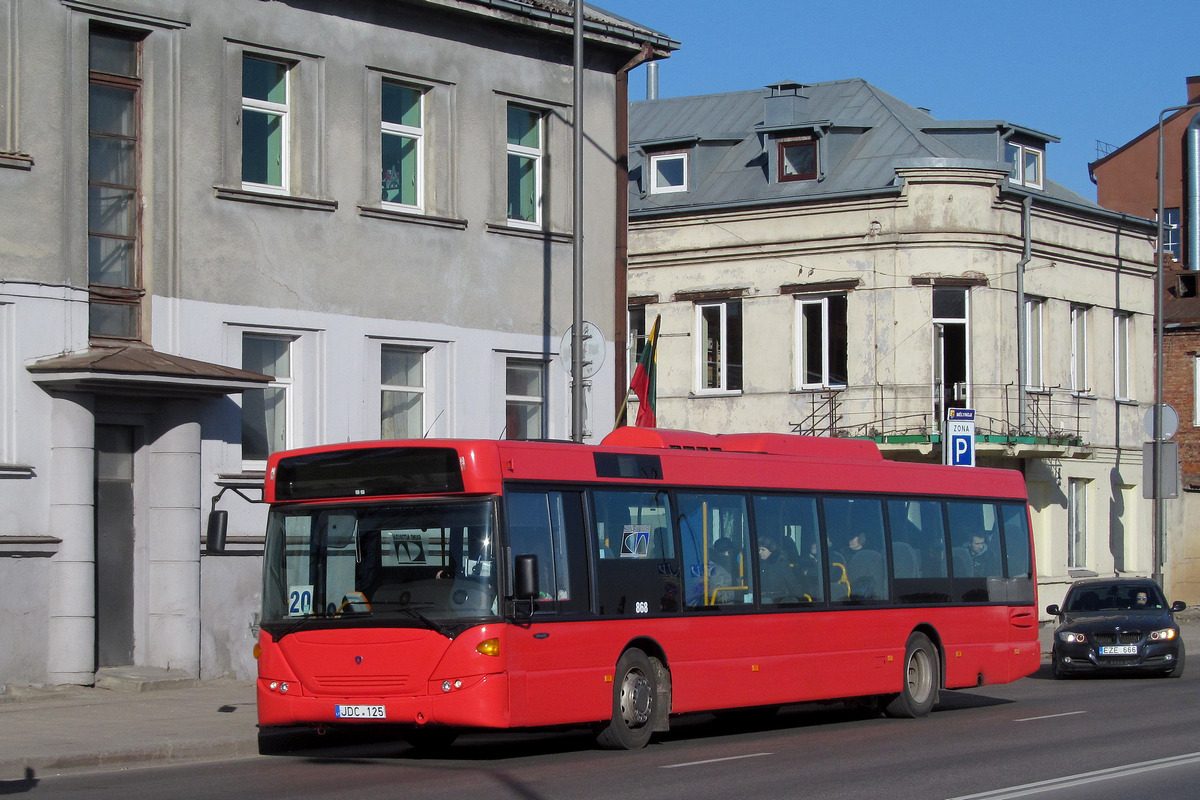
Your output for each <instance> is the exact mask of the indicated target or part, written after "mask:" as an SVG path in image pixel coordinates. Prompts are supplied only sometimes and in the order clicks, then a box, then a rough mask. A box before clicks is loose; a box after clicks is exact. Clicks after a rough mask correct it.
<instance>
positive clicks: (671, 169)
mask: <svg viewBox="0 0 1200 800" xmlns="http://www.w3.org/2000/svg"><path fill="white" fill-rule="evenodd" d="M687 188H688V157H687V153H655V154H654V155H651V156H650V194H666V193H667V192H686V191H687Z"/></svg>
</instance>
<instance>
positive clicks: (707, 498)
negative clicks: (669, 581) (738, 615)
mask: <svg viewBox="0 0 1200 800" xmlns="http://www.w3.org/2000/svg"><path fill="white" fill-rule="evenodd" d="M677 501H678V503H679V538H680V544H681V552H682V555H683V569H684V579H685V580H684V584H685V586H686V593H687V606H688V608H701V607H705V606H708V607H711V606H728V605H744V604H746V603H751V602H753V600H754V594H753V592H754V582H753V576H754V571H753V567H752V564H753V562H752V561H751V560H750V549H749V548H750V537H749V525H748V521H747V516H746V498H745V497H743V496H742V495H740V494H739V495H734V494H721V493H710V494H690V493H681V494H679V495H678V497H677Z"/></svg>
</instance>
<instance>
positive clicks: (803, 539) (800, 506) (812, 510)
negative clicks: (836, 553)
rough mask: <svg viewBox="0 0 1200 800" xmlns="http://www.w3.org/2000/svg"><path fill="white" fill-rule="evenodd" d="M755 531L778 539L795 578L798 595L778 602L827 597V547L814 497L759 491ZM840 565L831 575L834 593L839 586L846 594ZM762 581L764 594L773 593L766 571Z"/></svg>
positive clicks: (757, 536)
mask: <svg viewBox="0 0 1200 800" xmlns="http://www.w3.org/2000/svg"><path fill="white" fill-rule="evenodd" d="M754 534H755V538H756V539H757V540H758V541H762V540H763V539H766V538H771V539H775V540H776V541H777V542H778V544H779V548H780V554H781V556H782V558H783V560H784V563H785V564H786V566H787V568H788V570H789V571H790V572H791V574H792V578H793V580H794V582H795V586H796V590H795V591H796V596H795V597H794V598H792V597H787V596H785V597H783V598H780V599H778V600H777V602H781V603H801V604H808V603H819V602H821V601H823V600H824V599H825V573H826V570H825V569H824V568H823V567H822V566H821V563H822V559H823V556H822V553H823V552H824V550H825V547H824V537H822V536H821V529H820V524H819V521H818V516H817V500H816V498H815V497H804V496H794V495H791V496H789V495H756V496H755V497H754ZM760 568H761V565H760ZM841 569H842V568H841V567H840V566H839V567H837V568H836V570H837V571H838V574H837V575H836V576H834V577H833V579H832V582H833V583H834V584H835V587H834V596H835V597H836V596H837V589H839V588H840V589H841V592H842V593H841V596H842V597H845V596H846V584H845V582H842V583H840V584H839V583H838V582H839V581H842V580H843V577H842V574H841ZM769 571H770V570H768V572H769ZM763 584H764V585H763V587H762V590H763V592H764V595H769V594H773V593H774V592H771V591H769V590H768V588H767V587H766V575H765V574H764V576H763Z"/></svg>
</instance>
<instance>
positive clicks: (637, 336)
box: [625, 306, 650, 378]
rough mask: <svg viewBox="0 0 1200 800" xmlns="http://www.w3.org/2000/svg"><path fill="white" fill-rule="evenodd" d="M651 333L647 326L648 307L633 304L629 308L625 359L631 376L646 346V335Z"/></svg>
mask: <svg viewBox="0 0 1200 800" xmlns="http://www.w3.org/2000/svg"><path fill="white" fill-rule="evenodd" d="M649 335H650V332H649V329H647V327H646V307H645V306H631V307H630V308H629V346H628V352H627V353H626V359H625V360H626V362H627V368H628V370H629V376H630V377H631V378H632V377H633V372H634V370H635V369H636V368H637V360H638V357H639V356H641V354H642V348H644V347H645V346H646V337H647V336H649Z"/></svg>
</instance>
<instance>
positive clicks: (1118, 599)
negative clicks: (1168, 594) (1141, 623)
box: [1064, 581, 1167, 612]
mask: <svg viewBox="0 0 1200 800" xmlns="http://www.w3.org/2000/svg"><path fill="white" fill-rule="evenodd" d="M1166 605H1167V603H1166V600H1165V599H1164V598H1163V595H1162V591H1161V590H1159V588H1158V587H1157V586H1154V585H1151V584H1146V583H1122V582H1120V581H1114V582H1112V583H1089V584H1087V585H1084V586H1076V587H1075V588H1074V589H1072V590H1071V593H1070V595H1069V596H1068V597H1067V599H1066V603H1065V605H1064V609H1065V610H1066V611H1072V612H1077V611H1112V610H1117V611H1136V610H1139V609H1162V608H1166Z"/></svg>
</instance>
